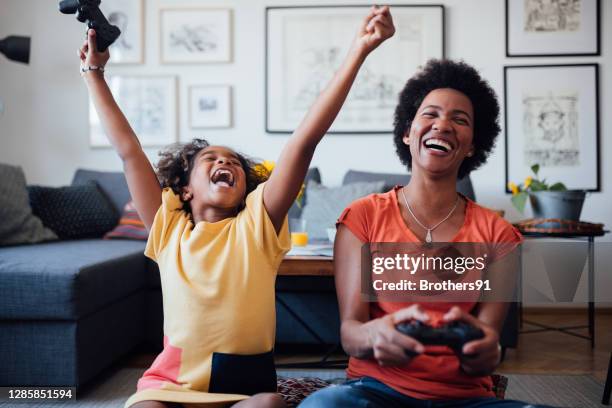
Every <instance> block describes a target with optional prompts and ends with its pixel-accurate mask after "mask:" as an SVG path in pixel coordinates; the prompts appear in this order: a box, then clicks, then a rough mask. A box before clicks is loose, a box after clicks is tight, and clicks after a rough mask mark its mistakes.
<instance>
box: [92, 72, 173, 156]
mask: <svg viewBox="0 0 612 408" xmlns="http://www.w3.org/2000/svg"><path fill="white" fill-rule="evenodd" d="M108 85H109V87H110V89H111V92H112V93H113V96H114V97H115V100H116V101H117V104H118V105H119V107H120V108H121V110H122V111H123V114H124V115H125V117H126V118H127V120H128V122H129V123H130V125H131V127H132V129H133V130H134V132H135V133H136V135H137V136H138V140H140V143H141V145H142V146H144V147H150V146H166V145H168V144H170V143H173V142H176V141H177V120H176V116H177V110H176V97H177V95H176V78H175V77H173V76H122V75H115V76H110V77H109V78H108ZM89 128H90V133H89V139H90V146H91V147H109V146H110V143H109V142H108V138H107V137H106V135H105V133H104V130H103V129H102V125H101V123H100V119H99V117H98V114H97V113H96V110H95V108H94V106H93V103H92V102H91V99H90V103H89Z"/></svg>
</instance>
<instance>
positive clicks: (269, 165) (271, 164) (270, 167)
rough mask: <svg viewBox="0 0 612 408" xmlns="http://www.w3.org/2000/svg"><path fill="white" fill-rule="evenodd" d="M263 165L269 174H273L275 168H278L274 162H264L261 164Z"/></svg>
mask: <svg viewBox="0 0 612 408" xmlns="http://www.w3.org/2000/svg"><path fill="white" fill-rule="evenodd" d="M261 165H262V166H263V167H264V168H265V169H266V170H268V172H269V173H272V170H274V167H275V166H276V163H274V162H273V161H270V160H264V161H263V163H261Z"/></svg>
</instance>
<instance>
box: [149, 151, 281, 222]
mask: <svg viewBox="0 0 612 408" xmlns="http://www.w3.org/2000/svg"><path fill="white" fill-rule="evenodd" d="M208 146H210V144H209V143H208V142H207V141H206V140H204V139H193V140H192V141H191V142H189V143H175V144H172V145H170V146H168V147H167V148H166V149H164V150H162V151H161V152H159V156H160V159H159V162H158V163H157V178H158V180H159V182H160V184H161V186H162V188H166V187H170V188H171V189H172V191H174V193H175V194H178V195H180V194H181V192H182V189H183V187H186V186H187V185H188V184H189V177H190V176H191V171H192V170H193V165H194V161H195V158H196V156H197V155H198V153H199V152H200V151H202V150H204V149H206V148H207V147H208ZM236 155H237V156H238V159H239V160H240V164H241V165H242V169H243V170H244V173H245V174H246V194H247V195H248V194H249V193H250V192H251V191H253V190H255V188H257V186H258V185H259V184H261V183H263V182H264V181H266V180H267V178H268V176H269V174H266V173H265V172H262V171H261V170H259V169H257V168H256V166H257V163H256V162H255V161H253V160H252V159H250V158H248V157H246V156H244V155H243V154H241V153H237V152H236ZM184 209H185V210H186V211H187V212H191V209H190V207H189V203H187V202H186V203H184Z"/></svg>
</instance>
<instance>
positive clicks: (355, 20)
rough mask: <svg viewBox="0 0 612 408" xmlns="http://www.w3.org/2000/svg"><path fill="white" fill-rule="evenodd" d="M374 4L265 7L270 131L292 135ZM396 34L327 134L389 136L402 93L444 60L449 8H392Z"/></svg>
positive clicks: (366, 68) (363, 73) (369, 63)
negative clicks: (430, 64) (420, 72)
mask: <svg viewBox="0 0 612 408" xmlns="http://www.w3.org/2000/svg"><path fill="white" fill-rule="evenodd" d="M368 9H369V6H313V7H310V6H303V7H268V8H266V131H267V132H269V133H291V132H292V131H293V130H294V129H295V128H296V127H297V126H298V124H299V122H300V121H301V120H302V118H303V116H304V115H305V113H306V111H307V110H308V108H309V107H310V106H311V105H312V103H313V102H314V100H315V98H316V97H317V96H318V94H319V93H320V92H321V91H322V90H323V89H324V87H325V86H326V84H327V82H328V81H329V80H330V79H331V78H332V76H333V75H334V73H335V71H336V70H337V68H338V67H339V66H340V64H341V62H342V61H343V59H344V57H345V56H346V53H347V52H348V49H349V47H350V45H351V43H352V40H353V38H354V36H355V33H356V32H357V30H358V28H359V24H360V22H361V21H362V20H363V18H364V16H365V15H367V13H368ZM392 13H393V20H394V23H395V27H396V30H397V31H396V33H395V35H394V36H393V37H392V38H390V39H389V40H387V41H385V42H384V43H383V44H381V45H380V46H379V47H378V48H377V49H376V50H375V51H374V52H373V53H372V54H371V55H370V56H369V57H368V59H367V60H366V62H365V63H364V65H363V67H362V68H361V70H360V72H359V75H358V76H357V78H356V80H355V84H354V85H353V87H352V89H351V92H350V93H349V95H348V98H347V100H346V102H345V104H344V106H343V108H342V110H341V111H340V114H339V115H338V117H337V118H336V120H335V121H334V124H333V125H332V127H331V129H330V132H329V133H353V134H354V133H390V132H392V130H393V113H394V110H395V105H396V104H397V95H398V93H399V92H400V90H401V89H402V88H403V86H404V84H405V83H406V81H407V80H408V78H410V77H411V76H412V74H414V73H415V72H416V71H417V68H418V67H419V66H420V65H423V64H424V63H425V62H426V61H427V60H428V59H430V58H442V57H444V6H440V5H431V6H429V5H428V6H400V5H397V6H396V5H394V6H393V10H392Z"/></svg>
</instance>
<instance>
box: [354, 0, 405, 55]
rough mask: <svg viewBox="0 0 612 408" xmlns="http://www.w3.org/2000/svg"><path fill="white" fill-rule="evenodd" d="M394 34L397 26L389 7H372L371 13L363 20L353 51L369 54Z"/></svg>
mask: <svg viewBox="0 0 612 408" xmlns="http://www.w3.org/2000/svg"><path fill="white" fill-rule="evenodd" d="M393 34H395V26H394V25H393V18H392V17H391V12H390V11H389V6H384V7H377V6H372V8H371V9H370V13H369V14H368V15H367V16H366V17H365V18H364V19H363V22H362V23H361V27H359V31H358V32H357V36H356V37H355V41H354V42H353V49H356V50H358V51H363V52H365V53H366V54H369V53H370V52H372V51H373V50H374V49H375V48H376V47H378V46H379V45H380V44H381V43H382V42H383V41H385V40H386V39H388V38H391V37H392V36H393Z"/></svg>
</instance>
